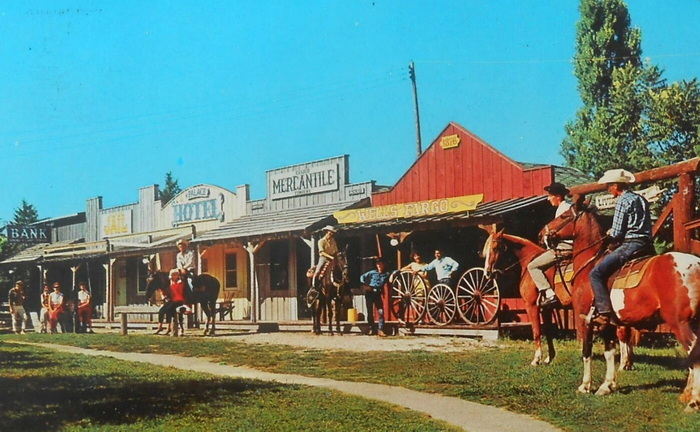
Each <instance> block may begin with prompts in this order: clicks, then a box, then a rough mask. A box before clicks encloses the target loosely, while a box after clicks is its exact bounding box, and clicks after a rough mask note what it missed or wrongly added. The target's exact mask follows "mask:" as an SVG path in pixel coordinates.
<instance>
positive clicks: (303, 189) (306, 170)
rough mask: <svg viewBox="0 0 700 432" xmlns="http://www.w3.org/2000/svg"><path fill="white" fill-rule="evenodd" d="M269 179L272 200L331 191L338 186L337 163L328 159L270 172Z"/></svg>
mask: <svg viewBox="0 0 700 432" xmlns="http://www.w3.org/2000/svg"><path fill="white" fill-rule="evenodd" d="M269 179H270V180H269V181H270V185H269V188H270V191H269V192H270V194H269V195H270V198H271V199H273V200H275V199H281V198H289V197H293V196H300V195H309V194H314V193H319V192H328V191H333V190H337V189H338V187H339V178H338V163H337V162H335V161H329V162H328V163H322V164H315V165H307V166H299V167H295V168H294V169H292V170H289V171H277V172H271V173H270V177H269Z"/></svg>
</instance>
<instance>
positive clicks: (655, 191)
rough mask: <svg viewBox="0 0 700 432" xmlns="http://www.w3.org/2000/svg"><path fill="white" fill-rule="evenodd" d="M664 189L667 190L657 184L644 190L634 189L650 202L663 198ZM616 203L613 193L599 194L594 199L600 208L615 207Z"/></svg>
mask: <svg viewBox="0 0 700 432" xmlns="http://www.w3.org/2000/svg"><path fill="white" fill-rule="evenodd" d="M664 191H666V189H661V188H660V187H658V186H657V185H653V186H651V187H648V188H646V189H642V190H638V191H634V192H635V193H637V194H639V195H641V196H643V197H644V198H646V200H647V201H649V202H655V201H658V200H659V198H661V194H662V193H664ZM615 203H617V198H615V197H614V196H612V195H611V194H604V195H598V196H596V197H595V200H594V204H595V206H596V208H598V209H600V210H605V209H611V208H614V207H615Z"/></svg>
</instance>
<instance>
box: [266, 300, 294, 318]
mask: <svg viewBox="0 0 700 432" xmlns="http://www.w3.org/2000/svg"><path fill="white" fill-rule="evenodd" d="M297 310H298V309H297V299H296V297H269V298H266V299H265V300H264V301H263V302H262V304H261V305H260V319H261V320H262V321H293V320H296V319H297V316H298V312H297Z"/></svg>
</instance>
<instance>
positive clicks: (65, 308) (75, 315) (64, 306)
mask: <svg viewBox="0 0 700 432" xmlns="http://www.w3.org/2000/svg"><path fill="white" fill-rule="evenodd" d="M24 288H25V287H24V281H17V282H16V283H15V286H14V287H13V288H12V289H10V292H9V294H8V302H9V306H10V315H12V331H13V332H15V333H18V334H24V333H25V331H26V328H27V322H28V320H29V314H28V313H27V310H26V302H27V294H26V292H25V290H24ZM52 289H53V290H52ZM91 300H92V297H91V295H90V291H89V290H88V285H87V283H85V282H80V283H79V284H78V291H77V293H76V295H75V297H74V298H68V297H67V296H66V295H64V294H63V292H62V290H61V284H60V282H54V283H53V284H52V286H51V288H49V285H48V284H44V286H43V288H42V292H41V297H40V303H41V311H40V313H39V321H40V323H41V329H40V332H41V333H47V332H51V333H57V332H58V327H59V324H60V327H61V330H62V331H63V332H66V331H69V330H71V329H72V330H74V331H75V332H77V333H81V332H82V333H93V330H92V306H91ZM73 323H75V325H73Z"/></svg>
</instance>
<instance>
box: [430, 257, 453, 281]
mask: <svg viewBox="0 0 700 432" xmlns="http://www.w3.org/2000/svg"><path fill="white" fill-rule="evenodd" d="M458 268H459V264H458V263H457V261H455V260H453V259H452V258H450V257H442V258H440V259H439V260H438V259H434V260H433V261H432V262H431V263H430V264H428V265H427V266H425V267H424V268H423V271H428V270H435V273H436V274H437V278H438V280H441V279H447V278H449V277H450V276H451V275H452V273H453V272H454V271H456V270H457V269H458Z"/></svg>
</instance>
